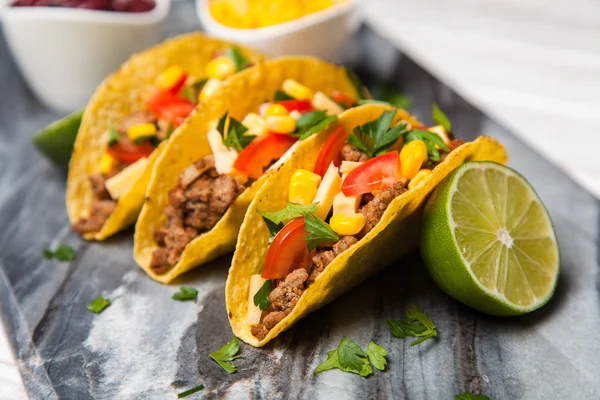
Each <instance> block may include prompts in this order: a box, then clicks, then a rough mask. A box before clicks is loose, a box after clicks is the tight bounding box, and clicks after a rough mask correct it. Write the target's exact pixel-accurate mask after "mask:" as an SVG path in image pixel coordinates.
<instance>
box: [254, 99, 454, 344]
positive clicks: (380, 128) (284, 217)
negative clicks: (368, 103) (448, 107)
mask: <svg viewBox="0 0 600 400" xmlns="http://www.w3.org/2000/svg"><path fill="white" fill-rule="evenodd" d="M395 114H396V110H388V111H384V112H383V113H382V114H381V116H380V117H379V118H378V119H376V120H374V121H371V122H368V123H366V124H364V125H361V126H358V127H356V128H354V130H353V132H351V133H350V134H348V133H347V132H346V130H345V128H344V127H343V126H341V125H339V126H336V127H334V128H333V129H332V131H331V133H330V134H329V136H328V137H327V139H326V141H325V142H324V144H323V146H322V147H321V150H320V152H319V155H318V157H317V159H316V162H315V167H314V169H313V170H312V171H309V170H305V169H298V170H296V171H295V173H294V174H293V175H292V177H291V179H290V182H289V199H288V200H289V203H288V204H287V205H286V207H285V208H284V209H282V210H279V211H261V210H257V212H258V213H259V214H260V215H262V217H263V220H264V222H265V223H266V225H267V227H268V229H269V232H270V234H271V240H270V244H269V247H268V249H267V252H266V256H265V260H264V264H263V268H262V271H261V274H260V275H258V274H257V275H253V276H252V277H251V279H250V290H249V299H248V302H249V305H248V323H249V324H250V326H251V333H252V335H254V336H255V337H256V338H257V339H258V340H262V339H264V338H265V337H266V336H267V334H268V333H269V331H270V330H271V329H273V327H275V326H276V325H277V324H278V323H279V322H280V321H281V320H282V319H284V318H285V317H286V316H287V315H288V314H289V313H290V312H291V311H292V310H293V309H294V307H295V306H296V304H297V303H298V301H299V299H300V297H301V296H302V294H303V293H304V291H305V290H306V289H307V288H308V287H310V285H311V284H312V283H313V282H315V280H316V279H317V278H318V276H319V275H320V274H321V273H322V272H323V270H324V269H325V268H327V266H328V265H329V264H330V263H331V262H332V261H333V260H334V259H335V257H337V256H338V255H339V254H341V253H342V252H344V251H345V250H347V249H348V248H350V247H351V246H353V245H354V244H356V243H357V242H358V241H360V240H361V239H362V238H363V237H364V236H365V235H366V234H367V233H368V232H369V231H370V230H371V229H373V228H374V227H375V226H376V225H377V223H378V222H379V221H380V219H381V218H382V216H383V214H384V212H385V210H386V209H387V207H388V206H389V204H390V203H391V202H392V200H394V199H395V198H396V197H398V196H399V195H401V194H402V193H404V192H406V191H407V190H411V189H413V188H415V187H417V186H419V184H420V183H422V182H423V181H424V180H425V178H426V177H427V176H428V175H429V174H431V172H432V169H433V168H435V166H436V165H437V164H439V163H440V162H441V161H442V160H443V159H444V158H445V157H446V156H447V155H448V154H449V153H450V152H451V151H453V150H454V149H456V148H457V147H459V146H460V145H462V144H463V143H464V141H463V140H460V139H452V134H451V133H450V132H448V131H447V130H446V129H445V128H444V127H443V126H441V125H439V126H434V127H431V128H427V127H423V126H411V125H410V124H409V123H408V122H407V121H398V122H396V123H393V121H394V117H395Z"/></svg>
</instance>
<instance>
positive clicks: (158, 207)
mask: <svg viewBox="0 0 600 400" xmlns="http://www.w3.org/2000/svg"><path fill="white" fill-rule="evenodd" d="M290 78H291V79H295V80H296V81H298V82H300V83H301V84H303V85H305V86H307V87H308V88H310V89H311V90H313V91H315V92H316V91H321V92H323V93H326V94H329V93H331V92H332V91H333V90H338V91H340V92H342V93H344V94H345V95H347V96H351V97H353V98H356V90H355V88H354V86H353V85H352V82H350V80H349V79H348V77H347V75H346V71H345V70H344V69H343V68H340V67H337V66H335V65H332V64H329V63H326V62H324V61H321V60H319V59H316V58H313V57H282V58H277V59H272V60H268V61H265V62H263V63H260V64H259V65H257V66H255V67H253V68H249V69H247V70H245V71H242V72H240V73H238V74H237V75H236V76H235V77H233V78H230V79H229V80H228V81H227V82H226V83H224V84H223V85H222V86H221V87H220V88H219V90H218V91H217V92H216V93H215V94H214V95H213V96H212V98H211V101H210V102H207V103H206V104H205V105H203V106H202V107H199V108H198V109H197V110H196V113H195V114H194V115H192V116H191V117H190V118H189V119H188V120H187V122H186V124H185V126H184V127H183V128H181V129H180V130H179V131H178V132H176V133H175V134H174V135H173V137H171V140H169V142H168V143H167V147H166V149H165V151H164V152H163V153H162V155H161V156H160V158H159V159H158V161H157V162H156V165H155V168H154V170H153V171H152V177H151V180H150V184H149V186H148V190H147V192H146V202H145V203H144V207H143V209H142V212H141V214H140V218H139V220H138V223H137V225H136V232H135V239H134V252H133V254H134V258H135V261H136V262H137V263H138V265H139V266H140V267H141V268H142V269H144V271H146V273H147V274H148V275H149V276H150V277H151V278H152V279H154V280H156V281H159V282H163V283H169V282H171V281H172V280H173V279H175V278H176V277H177V276H179V275H181V274H183V273H184V272H186V271H188V270H190V269H192V268H195V267H197V266H199V265H202V264H204V263H206V262H208V261H211V260H213V259H215V258H217V257H219V256H221V255H223V254H226V253H228V252H231V251H233V250H234V248H235V243H236V239H237V235H238V232H239V229H240V226H241V225H242V222H243V220H244V215H245V214H246V210H247V208H248V205H249V204H250V202H251V201H252V199H253V198H254V195H255V194H256V192H257V190H258V189H259V188H260V187H261V186H262V185H263V184H264V182H265V181H266V180H267V178H268V176H269V175H270V174H271V173H273V171H274V170H276V166H275V168H271V169H269V170H268V171H267V172H266V173H265V174H264V175H263V176H262V177H261V178H259V179H258V180H256V181H255V182H254V183H253V184H252V185H251V186H250V187H249V188H247V189H246V190H245V191H244V192H243V193H242V194H240V195H239V196H238V197H237V199H236V200H235V201H234V202H233V204H232V205H231V206H230V207H229V209H228V210H227V212H226V213H225V214H224V215H223V217H222V218H221V219H220V221H219V222H218V223H217V225H215V227H214V228H213V229H212V230H210V231H209V232H206V233H204V234H201V235H200V236H198V237H197V238H196V239H194V240H193V241H192V242H190V243H189V244H188V245H187V246H186V248H185V250H184V251H183V254H182V255H181V258H180V260H179V262H178V263H177V264H176V265H174V266H173V267H172V268H171V269H170V270H169V271H168V272H167V273H165V274H156V273H155V272H154V271H152V269H151V268H150V262H151V260H152V254H153V253H154V251H155V250H156V249H157V245H156V242H155V241H154V236H153V234H154V231H156V230H157V229H158V228H160V227H162V226H165V225H166V222H167V217H166V215H165V209H166V207H167V205H168V203H169V199H168V192H169V191H170V190H171V189H173V188H174V187H176V186H177V184H178V179H179V174H180V173H181V172H183V170H185V169H186V168H187V167H189V166H190V165H191V164H192V163H193V162H195V161H196V160H198V159H200V158H202V157H204V156H206V155H209V154H211V149H210V146H209V144H208V139H207V133H208V131H209V130H210V123H211V121H216V120H218V119H219V118H220V117H221V116H223V114H224V113H225V112H226V111H229V115H231V116H232V117H234V118H236V119H237V120H239V121H241V120H242V119H243V118H244V117H245V116H246V115H247V114H248V113H250V112H257V111H258V108H259V106H260V105H261V104H262V103H264V102H265V101H267V100H268V99H272V98H273V95H274V94H275V92H276V91H277V90H279V89H281V86H282V84H283V81H284V80H286V79H290ZM304 142H306V140H305V141H302V142H297V143H296V144H295V145H294V147H292V149H291V150H290V151H288V153H286V155H285V156H284V157H282V159H284V160H285V159H289V157H292V158H293V157H294V152H295V151H297V149H298V148H300V147H302V145H303V143H304ZM277 164H278V165H281V164H285V162H283V161H282V162H279V163H277Z"/></svg>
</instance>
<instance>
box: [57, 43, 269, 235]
mask: <svg viewBox="0 0 600 400" xmlns="http://www.w3.org/2000/svg"><path fill="white" fill-rule="evenodd" d="M231 47H237V48H239V49H240V51H241V52H242V54H244V56H245V57H246V58H247V59H248V60H249V61H250V62H251V63H253V64H256V63H258V62H259V61H260V60H262V59H263V58H264V57H263V55H262V54H261V53H259V52H256V51H254V50H249V49H244V48H242V47H239V46H237V45H234V44H231V43H228V42H224V41H221V40H217V39H213V38H210V37H207V36H205V35H203V34H200V33H192V34H187V35H182V36H178V37H176V38H173V39H170V40H167V41H165V42H164V43H162V44H159V45H157V46H155V47H152V48H150V49H148V50H145V51H143V52H141V53H138V54H135V55H133V56H132V57H131V58H130V59H129V60H128V61H127V62H126V63H125V64H123V65H122V66H121V68H119V69H118V70H117V71H116V72H114V73H113V74H112V75H110V76H109V77H108V78H106V79H105V80H104V82H102V84H101V85H100V86H99V87H98V89H97V90H96V92H95V93H94V95H93V97H92V98H91V100H90V102H89V103H88V105H87V107H86V109H85V112H84V115H83V119H82V121H81V126H80V128H79V132H78V134H77V139H76V141H75V145H74V149H73V154H72V156H71V162H70V164H69V175H68V179H67V194H66V203H67V213H68V215H69V220H70V221H71V223H72V224H74V223H76V222H77V221H79V219H81V218H82V217H86V216H88V215H89V210H90V207H91V204H92V200H93V198H94V194H93V192H92V189H91V186H90V183H89V180H88V176H89V175H90V174H91V173H94V172H97V171H98V168H99V165H100V159H101V158H102V154H103V153H104V151H105V149H106V146H107V142H108V136H109V129H110V124H111V122H112V121H114V122H115V123H118V122H119V121H121V120H123V119H124V118H125V117H127V116H128V115H129V114H131V113H133V112H136V111H144V110H146V109H147V108H146V101H147V100H148V98H149V96H150V94H151V93H152V91H153V90H155V88H154V81H155V79H156V77H157V76H158V75H159V74H160V73H161V72H163V71H164V70H165V69H166V68H167V67H169V66H172V65H178V66H180V67H182V68H183V69H184V70H185V71H186V72H187V73H188V74H190V75H191V76H196V77H198V78H203V77H205V76H206V74H205V68H206V65H207V64H208V62H209V61H210V60H211V59H212V58H213V54H214V53H215V52H217V51H220V50H226V49H229V48H231ZM165 145H166V142H163V143H161V144H160V146H158V147H157V148H156V149H155V150H154V152H153V153H152V155H151V156H150V157H149V158H148V161H149V162H148V165H147V167H146V168H145V170H144V173H143V174H142V175H141V176H140V177H139V178H138V179H137V181H136V182H135V183H133V184H132V187H131V189H130V190H129V191H128V192H127V193H125V194H124V195H123V196H122V197H121V198H119V199H118V201H117V206H116V208H115V210H114V212H113V213H112V214H111V216H110V217H109V218H108V219H107V220H106V222H105V223H104V226H103V227H102V229H101V230H100V231H99V232H91V233H87V234H85V235H84V237H85V238H86V239H95V240H103V239H106V238H107V237H109V236H111V235H113V234H115V233H117V232H119V231H120V230H122V229H124V228H126V227H128V226H129V225H131V224H133V223H134V222H135V220H136V218H137V216H138V214H139V212H140V210H141V209H142V205H143V203H144V193H145V191H146V186H147V185H148V182H149V181H150V174H151V171H152V167H153V165H154V162H155V161H156V160H157V158H158V156H159V155H160V154H161V152H162V151H163V149H164V148H165Z"/></svg>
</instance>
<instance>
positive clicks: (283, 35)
mask: <svg viewBox="0 0 600 400" xmlns="http://www.w3.org/2000/svg"><path fill="white" fill-rule="evenodd" d="M196 10H197V13H198V17H199V18H200V22H201V23H202V25H203V27H204V29H205V30H206V31H207V32H208V33H210V34H211V35H213V36H216V37H219V38H221V39H224V40H228V41H232V42H237V43H240V44H243V45H246V46H250V47H253V48H255V49H257V50H261V51H264V52H265V53H268V54H270V55H272V56H283V55H298V54H306V55H313V56H316V57H319V58H322V59H325V60H328V61H333V62H336V61H339V60H340V57H341V53H342V51H343V49H344V46H345V45H346V44H347V42H348V40H349V39H350V37H351V36H352V34H353V33H354V32H355V31H356V29H357V28H358V25H359V23H360V19H359V16H358V14H357V13H356V1H354V0H196Z"/></svg>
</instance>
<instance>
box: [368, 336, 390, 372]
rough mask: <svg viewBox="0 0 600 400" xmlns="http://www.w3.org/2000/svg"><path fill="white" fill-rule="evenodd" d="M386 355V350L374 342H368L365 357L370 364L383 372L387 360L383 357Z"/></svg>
mask: <svg viewBox="0 0 600 400" xmlns="http://www.w3.org/2000/svg"><path fill="white" fill-rule="evenodd" d="M387 355H388V352H387V350H386V349H384V348H383V347H381V346H380V345H378V344H377V343H375V342H370V343H369V347H368V348H367V357H368V358H369V361H370V362H371V364H372V365H373V366H374V367H375V368H377V369H378V370H380V371H385V366H386V365H387V360H386V359H385V356H387Z"/></svg>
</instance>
